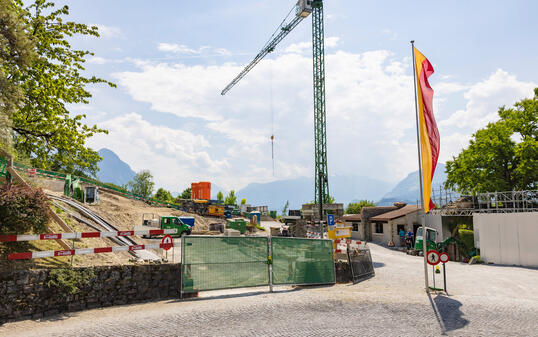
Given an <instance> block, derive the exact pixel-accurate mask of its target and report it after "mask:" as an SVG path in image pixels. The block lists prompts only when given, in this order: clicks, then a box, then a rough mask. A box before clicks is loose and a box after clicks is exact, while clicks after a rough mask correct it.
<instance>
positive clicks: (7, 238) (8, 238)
mask: <svg viewBox="0 0 538 337" xmlns="http://www.w3.org/2000/svg"><path fill="white" fill-rule="evenodd" d="M176 233H177V229H176V228H171V229H148V230H141V231H114V232H82V233H50V234H27V235H0V242H12V241H38V240H59V239H60V240H66V239H84V238H111V237H118V236H135V235H163V234H176Z"/></svg>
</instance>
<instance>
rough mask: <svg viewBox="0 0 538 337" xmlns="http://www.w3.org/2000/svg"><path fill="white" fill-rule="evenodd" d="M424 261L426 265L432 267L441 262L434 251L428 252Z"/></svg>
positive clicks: (437, 253)
mask: <svg viewBox="0 0 538 337" xmlns="http://www.w3.org/2000/svg"><path fill="white" fill-rule="evenodd" d="M426 260H427V261H428V264H431V265H432V266H435V265H436V264H439V262H441V259H440V258H439V252H438V251H436V250H429V251H428V253H427V254H426Z"/></svg>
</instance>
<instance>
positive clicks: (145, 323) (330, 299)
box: [0, 245, 538, 336]
mask: <svg viewBox="0 0 538 337" xmlns="http://www.w3.org/2000/svg"><path fill="white" fill-rule="evenodd" d="M371 249H372V256H373V260H374V262H375V267H376V276H375V277H374V278H372V279H369V280H367V281H364V282H362V283H360V284H357V285H347V284H346V285H336V286H332V287H309V288H291V287H286V288H275V289H276V292H275V293H273V294H270V293H268V292H267V288H256V289H247V290H233V291H231V290H230V291H218V292H205V293H201V297H200V298H198V299H193V300H188V301H177V300H170V301H161V302H152V303H144V304H138V305H128V306H122V307H114V308H106V309H96V310H88V311H85V312H79V313H72V314H69V315H58V316H55V317H51V318H48V319H42V320H35V321H33V320H30V321H22V322H15V323H8V324H5V325H4V326H2V327H0V335H2V336H4V335H6V336H37V335H38V336H58V335H66V336H111V335H113V336H152V335H159V336H385V335H392V336H438V335H449V336H538V321H537V317H538V314H537V313H538V282H537V280H538V270H534V269H525V268H518V267H507V266H492V265H489V266H485V265H472V266H470V265H466V264H460V263H454V262H450V263H448V265H447V272H448V274H447V275H448V292H449V296H445V295H441V294H432V295H431V296H428V295H426V294H425V293H424V291H423V287H424V280H423V269H422V259H421V258H420V257H413V256H407V255H405V254H403V253H401V252H397V251H392V250H388V249H386V248H383V247H380V246H376V245H371ZM439 281H441V277H439Z"/></svg>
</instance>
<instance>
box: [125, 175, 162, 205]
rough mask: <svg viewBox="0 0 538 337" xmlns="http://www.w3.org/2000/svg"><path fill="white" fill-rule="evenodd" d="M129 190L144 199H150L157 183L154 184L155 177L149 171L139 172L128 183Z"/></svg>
mask: <svg viewBox="0 0 538 337" xmlns="http://www.w3.org/2000/svg"><path fill="white" fill-rule="evenodd" d="M127 186H128V187H129V190H130V191H131V192H132V193H134V194H138V195H140V196H143V197H144V198H149V197H150V196H151V195H152V194H153V188H154V187H155V183H154V182H153V175H152V174H151V172H150V171H148V170H143V171H140V172H138V173H137V174H136V175H135V176H134V178H133V180H131V181H129V182H128V183H127Z"/></svg>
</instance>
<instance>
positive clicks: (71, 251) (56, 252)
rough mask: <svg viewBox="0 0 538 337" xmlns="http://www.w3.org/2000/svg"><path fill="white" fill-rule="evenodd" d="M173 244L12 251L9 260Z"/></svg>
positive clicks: (170, 244)
mask: <svg viewBox="0 0 538 337" xmlns="http://www.w3.org/2000/svg"><path fill="white" fill-rule="evenodd" d="M173 246H174V244H173V243H155V244H149V245H132V246H115V247H101V248H80V249H68V250H48V251H42V252H25V253H12V254H9V255H8V260H28V259H38V258H44V257H55V256H71V255H86V254H99V253H112V252H129V251H133V250H143V249H159V248H163V249H166V248H171V247H173Z"/></svg>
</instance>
